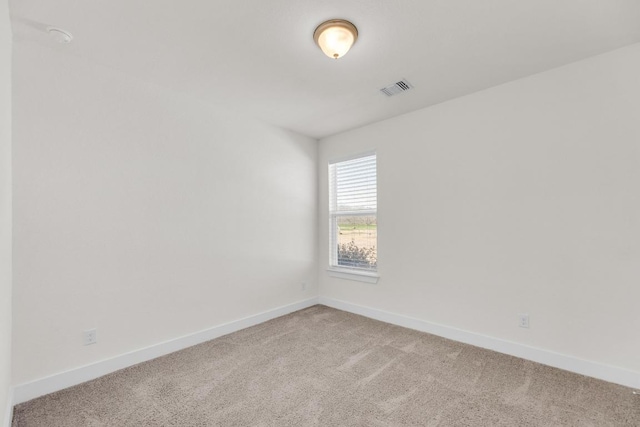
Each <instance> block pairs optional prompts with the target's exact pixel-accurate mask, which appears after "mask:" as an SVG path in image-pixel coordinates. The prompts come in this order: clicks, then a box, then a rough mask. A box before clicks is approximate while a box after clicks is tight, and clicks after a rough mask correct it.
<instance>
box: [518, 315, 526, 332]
mask: <svg viewBox="0 0 640 427" xmlns="http://www.w3.org/2000/svg"><path fill="white" fill-rule="evenodd" d="M518 326H520V327H521V328H527V329H529V315H528V314H518Z"/></svg>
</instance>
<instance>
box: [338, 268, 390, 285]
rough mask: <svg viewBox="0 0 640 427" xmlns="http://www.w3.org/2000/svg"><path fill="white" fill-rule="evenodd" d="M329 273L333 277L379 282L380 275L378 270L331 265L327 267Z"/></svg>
mask: <svg viewBox="0 0 640 427" xmlns="http://www.w3.org/2000/svg"><path fill="white" fill-rule="evenodd" d="M327 273H328V274H329V276H331V277H337V278H339V279H347V280H355V281H357V282H365V283H378V279H379V278H380V276H379V275H378V273H376V272H368V271H358V270H350V269H347V268H335V267H331V268H328V269H327Z"/></svg>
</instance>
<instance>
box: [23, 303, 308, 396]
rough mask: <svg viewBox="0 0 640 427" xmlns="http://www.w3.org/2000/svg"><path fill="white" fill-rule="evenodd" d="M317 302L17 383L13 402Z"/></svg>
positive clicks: (282, 308) (43, 393)
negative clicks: (27, 381)
mask: <svg viewBox="0 0 640 427" xmlns="http://www.w3.org/2000/svg"><path fill="white" fill-rule="evenodd" d="M316 304H318V298H317V297H314V298H309V299H306V300H303V301H299V302H296V303H293V304H289V305H285V306H282V307H278V308H275V309H273V310H268V311H264V312H262V313H258V314H256V315H253V316H249V317H245V318H243V319H239V320H234V321H232V322H229V323H225V324H222V325H219V326H215V327H213V328H210V329H206V330H203V331H199V332H195V333H193V334H189V335H185V336H182V337H179V338H175V339H172V340H169V341H165V342H162V343H159V344H155V345H152V346H150V347H146V348H141V349H139V350H134V351H132V352H129V353H125V354H122V355H120V356H116V357H113V358H110V359H105V360H101V361H99V362H95V363H92V364H89V365H85V366H81V367H79V368H75V369H71V370H68V371H65V372H60V373H58V374H54V375H51V376H48V377H45V378H41V379H38V380H35V381H32V382H29V383H24V384H20V385H17V386H15V387H14V389H13V403H14V404H15V405H17V404H20V403H23V402H26V401H28V400H31V399H35V398H36V397H40V396H44V395H45V394H49V393H53V392H54V391H58V390H62V389H65V388H67V387H71V386H74V385H77V384H80V383H83V382H85V381H89V380H93V379H96V378H98V377H101V376H103V375H106V374H109V373H111V372H115V371H117V370H120V369H123V368H126V367H129V366H133V365H136V364H138V363H141V362H146V361H148V360H151V359H155V358H157V357H160V356H164V355H166V354H169V353H173V352H175V351H178V350H182V349H184V348H187V347H191V346H193V345H196V344H200V343H203V342H205V341H209V340H212V339H214V338H218V337H221V336H222V335H227V334H230V333H232V332H236V331H239V330H241V329H245V328H248V327H250V326H254V325H257V324H259V323H263V322H266V321H267V320H271V319H275V318H276V317H280V316H284V315H285V314H289V313H292V312H294V311H298V310H302V309H304V308H307V307H311V306H313V305H316Z"/></svg>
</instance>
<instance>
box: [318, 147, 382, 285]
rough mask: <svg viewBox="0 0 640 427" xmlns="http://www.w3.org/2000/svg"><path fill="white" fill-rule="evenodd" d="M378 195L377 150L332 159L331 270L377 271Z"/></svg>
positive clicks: (330, 199)
mask: <svg viewBox="0 0 640 427" xmlns="http://www.w3.org/2000/svg"><path fill="white" fill-rule="evenodd" d="M377 199H378V190H377V172H376V155H375V153H373V154H365V155H361V156H358V157H356V158H352V159H349V160H345V161H340V162H334V163H329V242H330V247H329V267H330V270H331V269H339V270H342V269H348V270H349V271H350V272H354V273H364V274H367V273H375V272H376V271H377V266H378V248H377V246H378V221H377V208H378V201H377ZM356 280H358V279H356Z"/></svg>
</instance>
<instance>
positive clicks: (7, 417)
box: [2, 390, 13, 427]
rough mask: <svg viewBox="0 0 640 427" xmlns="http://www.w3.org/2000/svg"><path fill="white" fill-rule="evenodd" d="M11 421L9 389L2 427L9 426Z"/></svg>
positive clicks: (11, 391)
mask: <svg viewBox="0 0 640 427" xmlns="http://www.w3.org/2000/svg"><path fill="white" fill-rule="evenodd" d="M12 421H13V390H9V398H8V399H7V408H6V410H5V411H4V420H3V423H2V427H11V422H12Z"/></svg>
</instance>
